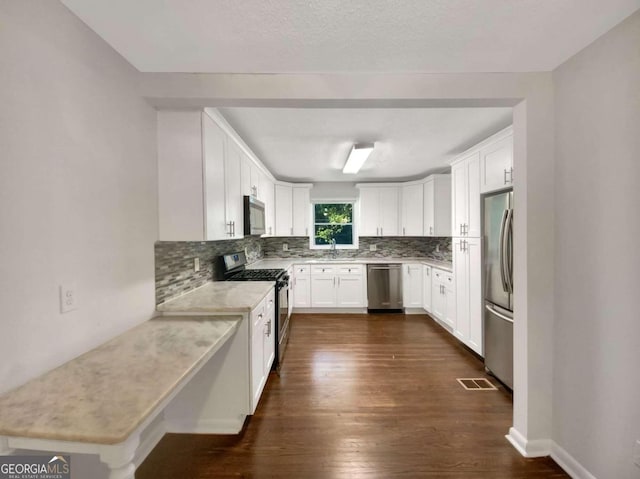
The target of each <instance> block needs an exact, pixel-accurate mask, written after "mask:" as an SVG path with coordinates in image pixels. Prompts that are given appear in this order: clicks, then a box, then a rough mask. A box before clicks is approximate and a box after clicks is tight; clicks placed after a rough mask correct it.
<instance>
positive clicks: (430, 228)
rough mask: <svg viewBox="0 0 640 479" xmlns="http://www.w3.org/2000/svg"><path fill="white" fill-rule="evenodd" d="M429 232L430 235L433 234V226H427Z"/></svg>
mask: <svg viewBox="0 0 640 479" xmlns="http://www.w3.org/2000/svg"><path fill="white" fill-rule="evenodd" d="M429 234H430V235H432V234H433V226H429Z"/></svg>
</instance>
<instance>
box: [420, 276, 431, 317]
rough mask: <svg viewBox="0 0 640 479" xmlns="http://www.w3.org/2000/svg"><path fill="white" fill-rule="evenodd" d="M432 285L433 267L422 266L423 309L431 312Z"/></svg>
mask: <svg viewBox="0 0 640 479" xmlns="http://www.w3.org/2000/svg"><path fill="white" fill-rule="evenodd" d="M431 288H432V283H431V266H426V265H423V266H422V307H423V308H424V309H425V310H426V311H427V312H429V313H430V312H431V307H432V306H431V304H432V303H431V297H432V290H431Z"/></svg>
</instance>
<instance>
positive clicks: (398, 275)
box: [367, 264, 402, 312]
mask: <svg viewBox="0 0 640 479" xmlns="http://www.w3.org/2000/svg"><path fill="white" fill-rule="evenodd" d="M367 299H368V301H369V304H368V307H367V309H368V310H369V311H384V312H397V311H400V312H401V311H402V265H400V264H368V265H367Z"/></svg>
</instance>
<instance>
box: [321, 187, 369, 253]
mask: <svg viewBox="0 0 640 479" xmlns="http://www.w3.org/2000/svg"><path fill="white" fill-rule="evenodd" d="M327 204H350V205H351V223H347V224H350V225H351V244H336V249H358V248H359V246H358V245H359V237H358V225H357V216H358V215H357V214H356V211H357V207H358V200H356V199H353V198H351V199H343V200H342V199H332V200H323V199H317V200H312V201H311V228H309V249H320V250H330V249H331V245H319V244H316V205H327ZM317 224H320V223H317Z"/></svg>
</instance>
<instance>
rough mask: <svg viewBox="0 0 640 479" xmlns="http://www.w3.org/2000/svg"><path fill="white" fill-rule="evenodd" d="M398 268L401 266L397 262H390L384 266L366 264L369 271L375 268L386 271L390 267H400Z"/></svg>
mask: <svg viewBox="0 0 640 479" xmlns="http://www.w3.org/2000/svg"><path fill="white" fill-rule="evenodd" d="M400 268H402V265H399V264H390V265H385V266H371V265H367V269H369V270H370V271H375V270H383V271H388V270H390V269H400Z"/></svg>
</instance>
